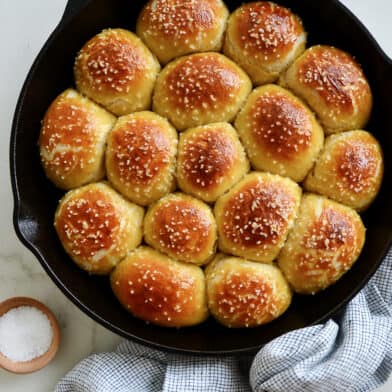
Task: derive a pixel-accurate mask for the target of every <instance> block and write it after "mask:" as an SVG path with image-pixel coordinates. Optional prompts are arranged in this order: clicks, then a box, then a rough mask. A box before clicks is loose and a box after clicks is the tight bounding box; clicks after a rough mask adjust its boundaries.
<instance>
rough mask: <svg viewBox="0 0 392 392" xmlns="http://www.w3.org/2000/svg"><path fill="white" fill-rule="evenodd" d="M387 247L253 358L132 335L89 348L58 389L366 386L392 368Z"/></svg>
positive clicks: (360, 390)
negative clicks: (344, 293)
mask: <svg viewBox="0 0 392 392" xmlns="http://www.w3.org/2000/svg"><path fill="white" fill-rule="evenodd" d="M391 331H392V251H391V252H390V253H389V255H388V256H387V258H386V259H385V261H384V262H383V264H382V266H381V267H380V268H379V270H378V271H377V273H376V274H375V276H374V277H373V278H372V279H371V281H370V282H369V283H368V285H367V286H366V287H365V288H364V289H363V290H362V291H361V292H360V293H359V294H358V295H357V296H356V297H355V298H354V300H352V301H351V302H350V303H349V305H348V306H347V307H346V309H345V311H344V314H343V316H342V317H341V318H340V319H339V320H338V321H333V320H330V321H328V322H327V323H326V324H325V325H317V326H314V327H309V328H305V329H302V330H297V331H294V332H290V333H288V334H286V335H284V336H281V337H279V338H278V339H275V340H274V341H273V342H271V343H269V344H267V345H266V346H264V347H263V348H262V349H261V350H260V352H259V353H258V354H257V355H256V357H255V358H247V357H244V358H234V357H231V358H218V357H195V356H190V355H182V354H168V353H164V352H161V351H158V350H153V349H150V348H147V347H144V346H141V345H139V344H136V343H132V342H124V343H122V344H121V345H120V346H119V347H118V349H117V351H116V352H114V353H104V354H97V355H92V356H91V357H89V358H87V359H85V360H83V361H82V362H81V363H79V364H78V365H77V366H76V367H75V368H74V369H73V370H72V371H70V372H69V373H68V374H67V375H66V376H65V378H64V379H63V380H61V381H60V383H59V384H58V385H57V387H56V392H110V391H115V392H139V391H140V392H155V391H163V392H248V391H256V392H282V391H284V392H286V391H287V392H297V391H302V392H304V391H305V392H340V391H342V392H364V391H370V390H372V389H374V388H376V387H377V386H379V385H381V384H382V383H383V382H385V381H386V379H387V378H388V376H389V374H390V373H391V371H392V339H391V338H392V336H391Z"/></svg>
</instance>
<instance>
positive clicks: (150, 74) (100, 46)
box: [74, 29, 160, 116]
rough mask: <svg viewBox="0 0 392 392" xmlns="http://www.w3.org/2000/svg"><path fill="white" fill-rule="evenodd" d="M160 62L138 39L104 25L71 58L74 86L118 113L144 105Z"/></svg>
mask: <svg viewBox="0 0 392 392" xmlns="http://www.w3.org/2000/svg"><path fill="white" fill-rule="evenodd" d="M159 70H160V65H159V63H158V61H157V60H156V58H155V57H154V56H153V55H152V54H151V52H150V51H149V50H148V49H147V47H146V46H145V45H144V44H143V43H142V41H141V40H140V39H139V38H138V37H137V36H136V35H135V34H133V33H131V32H130V31H127V30H123V29H107V30H103V31H102V32H101V33H100V34H98V35H96V36H95V37H93V38H92V39H90V41H88V42H87V43H86V44H85V45H84V46H83V48H82V49H81V50H80V52H79V54H78V56H77V57H76V61H75V69H74V72H75V82H76V86H77V89H78V90H79V91H80V92H81V93H82V94H84V95H86V96H87V97H89V98H91V99H92V100H94V101H95V102H97V103H99V104H101V105H102V106H104V107H105V108H106V109H108V110H109V111H111V112H112V113H114V114H116V115H118V116H122V115H125V114H129V113H131V112H134V111H138V110H145V109H148V108H149V107H150V105H151V95H152V90H153V88H154V83H155V80H156V77H157V75H158V72H159Z"/></svg>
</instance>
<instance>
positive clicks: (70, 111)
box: [39, 89, 116, 190]
mask: <svg viewBox="0 0 392 392" xmlns="http://www.w3.org/2000/svg"><path fill="white" fill-rule="evenodd" d="M115 121H116V118H115V117H114V116H113V115H111V114H110V113H108V112H107V111H106V110H104V109H102V108H100V107H99V106H98V105H95V104H94V103H93V102H92V101H90V100H89V99H87V98H84V97H83V96H81V95H80V94H78V93H77V92H76V91H75V90H72V89H68V90H66V91H64V92H63V93H62V94H60V95H59V96H58V97H57V98H56V99H55V100H54V101H53V102H52V104H51V105H50V107H49V109H48V110H47V112H46V114H45V117H44V119H43V121H42V127H41V132H40V137H39V148H40V156H41V163H42V166H43V168H44V170H45V173H46V175H47V177H48V178H49V179H50V180H51V181H52V182H53V183H54V184H55V185H56V186H57V187H58V188H61V189H66V190H69V189H73V188H77V187H79V186H82V185H85V184H88V183H90V182H95V181H99V180H101V179H102V178H103V177H104V175H105V164H104V162H105V159H104V157H105V146H106V137H107V135H108V133H109V131H110V129H111V128H112V126H113V124H114V122H115Z"/></svg>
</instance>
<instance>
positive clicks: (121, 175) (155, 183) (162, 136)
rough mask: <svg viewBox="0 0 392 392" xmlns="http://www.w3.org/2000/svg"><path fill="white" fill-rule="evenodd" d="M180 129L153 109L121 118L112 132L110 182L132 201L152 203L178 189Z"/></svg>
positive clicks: (107, 168) (108, 152) (107, 158)
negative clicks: (178, 141)
mask: <svg viewBox="0 0 392 392" xmlns="http://www.w3.org/2000/svg"><path fill="white" fill-rule="evenodd" d="M176 154H177V132H176V130H175V129H174V128H173V127H172V126H171V125H170V124H169V122H168V121H167V120H166V119H164V118H162V117H160V116H158V115H157V114H155V113H152V112H147V111H146V112H138V113H133V114H129V115H128V116H123V117H120V118H119V119H118V121H117V123H116V125H115V126H114V128H113V129H112V131H111V132H110V134H109V137H108V147H107V151H106V171H107V176H108V179H109V181H110V182H111V183H112V184H113V186H114V188H116V189H117V190H118V191H119V192H120V193H122V194H123V195H124V196H125V197H127V198H128V199H129V200H131V201H133V202H134V203H137V204H140V205H143V206H145V205H148V204H150V203H152V202H154V201H156V200H158V199H159V198H161V197H162V196H163V195H165V194H167V193H169V192H171V191H172V190H174V188H175V179H174V172H175V161H176Z"/></svg>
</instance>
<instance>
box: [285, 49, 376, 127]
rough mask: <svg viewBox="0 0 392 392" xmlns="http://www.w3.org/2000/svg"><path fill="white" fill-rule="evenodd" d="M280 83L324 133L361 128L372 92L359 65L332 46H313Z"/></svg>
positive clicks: (368, 112)
mask: <svg viewBox="0 0 392 392" xmlns="http://www.w3.org/2000/svg"><path fill="white" fill-rule="evenodd" d="M281 84H282V85H283V86H287V87H288V88H290V89H291V90H293V91H294V93H295V94H297V95H298V96H300V97H301V98H303V99H304V100H305V101H307V103H308V104H309V105H310V107H311V108H312V109H313V110H314V111H315V112H316V114H317V115H318V117H319V119H320V121H321V123H322V125H324V127H325V128H326V129H325V131H326V132H327V134H331V133H336V132H341V131H347V130H352V129H359V128H363V127H364V126H365V125H366V123H367V122H368V120H369V117H370V113H371V110H372V101H373V99H372V92H371V90H370V86H369V84H368V81H367V80H366V77H365V75H364V73H363V71H362V69H361V67H360V65H359V64H358V63H357V62H356V61H355V60H354V59H353V57H352V56H351V55H349V54H348V53H345V52H343V51H342V50H339V49H336V48H334V47H332V46H323V45H319V46H313V47H311V48H309V49H308V50H306V51H305V53H304V54H303V55H302V56H300V57H299V58H298V59H297V60H296V61H295V62H294V63H293V64H292V65H291V66H290V67H289V68H288V70H287V72H286V73H285V74H284V75H282V78H281Z"/></svg>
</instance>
